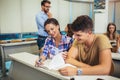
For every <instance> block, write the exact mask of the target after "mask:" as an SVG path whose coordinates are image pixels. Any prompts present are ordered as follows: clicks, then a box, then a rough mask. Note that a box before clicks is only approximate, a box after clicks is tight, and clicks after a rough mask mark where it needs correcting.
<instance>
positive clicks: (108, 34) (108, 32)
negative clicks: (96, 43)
mask: <svg viewBox="0 0 120 80" xmlns="http://www.w3.org/2000/svg"><path fill="white" fill-rule="evenodd" d="M111 25H113V26H115V30H114V32H113V39H115V37H116V35H115V33H116V25H115V24H114V23H112V22H111V23H109V24H108V25H107V36H108V37H109V38H110V31H109V27H110V26H111Z"/></svg>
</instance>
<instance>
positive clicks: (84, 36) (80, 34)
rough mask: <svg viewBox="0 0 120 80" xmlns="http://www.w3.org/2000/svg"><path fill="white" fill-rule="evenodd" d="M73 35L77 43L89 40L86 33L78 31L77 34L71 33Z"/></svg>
mask: <svg viewBox="0 0 120 80" xmlns="http://www.w3.org/2000/svg"><path fill="white" fill-rule="evenodd" d="M73 33H74V37H75V39H76V40H77V41H78V43H85V42H86V41H87V40H88V39H89V33H88V32H83V31H78V32H73Z"/></svg>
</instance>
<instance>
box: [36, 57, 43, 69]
mask: <svg viewBox="0 0 120 80" xmlns="http://www.w3.org/2000/svg"><path fill="white" fill-rule="evenodd" d="M42 65H43V60H42V58H38V59H37V60H36V61H35V67H41V66H42Z"/></svg>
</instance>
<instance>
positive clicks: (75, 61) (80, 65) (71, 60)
mask: <svg viewBox="0 0 120 80" xmlns="http://www.w3.org/2000/svg"><path fill="white" fill-rule="evenodd" d="M66 63H69V64H72V65H75V66H77V67H79V68H82V67H90V65H88V64H85V63H82V62H80V61H77V60H76V59H73V58H68V59H67V60H66Z"/></svg>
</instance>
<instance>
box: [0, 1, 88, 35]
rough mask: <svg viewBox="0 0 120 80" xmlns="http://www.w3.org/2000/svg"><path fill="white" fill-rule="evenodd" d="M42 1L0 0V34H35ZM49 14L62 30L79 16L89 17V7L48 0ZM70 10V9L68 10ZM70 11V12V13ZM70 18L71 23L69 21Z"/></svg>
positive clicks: (79, 3)
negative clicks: (36, 20) (37, 15)
mask: <svg viewBox="0 0 120 80" xmlns="http://www.w3.org/2000/svg"><path fill="white" fill-rule="evenodd" d="M41 1H42V0H0V33H20V32H37V26H36V22H35V15H36V14H37V13H38V12H39V11H40V3H41ZM50 1H51V10H50V11H51V12H52V13H53V17H54V18H56V19H57V20H58V21H59V23H60V26H61V30H64V28H65V26H66V25H67V23H70V22H72V21H73V20H74V19H76V17H77V16H80V15H89V12H90V5H89V4H88V3H81V2H78V3H76V2H69V1H65V0H50ZM70 8H71V9H70ZM70 11H72V12H70ZM70 18H71V21H70Z"/></svg>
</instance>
